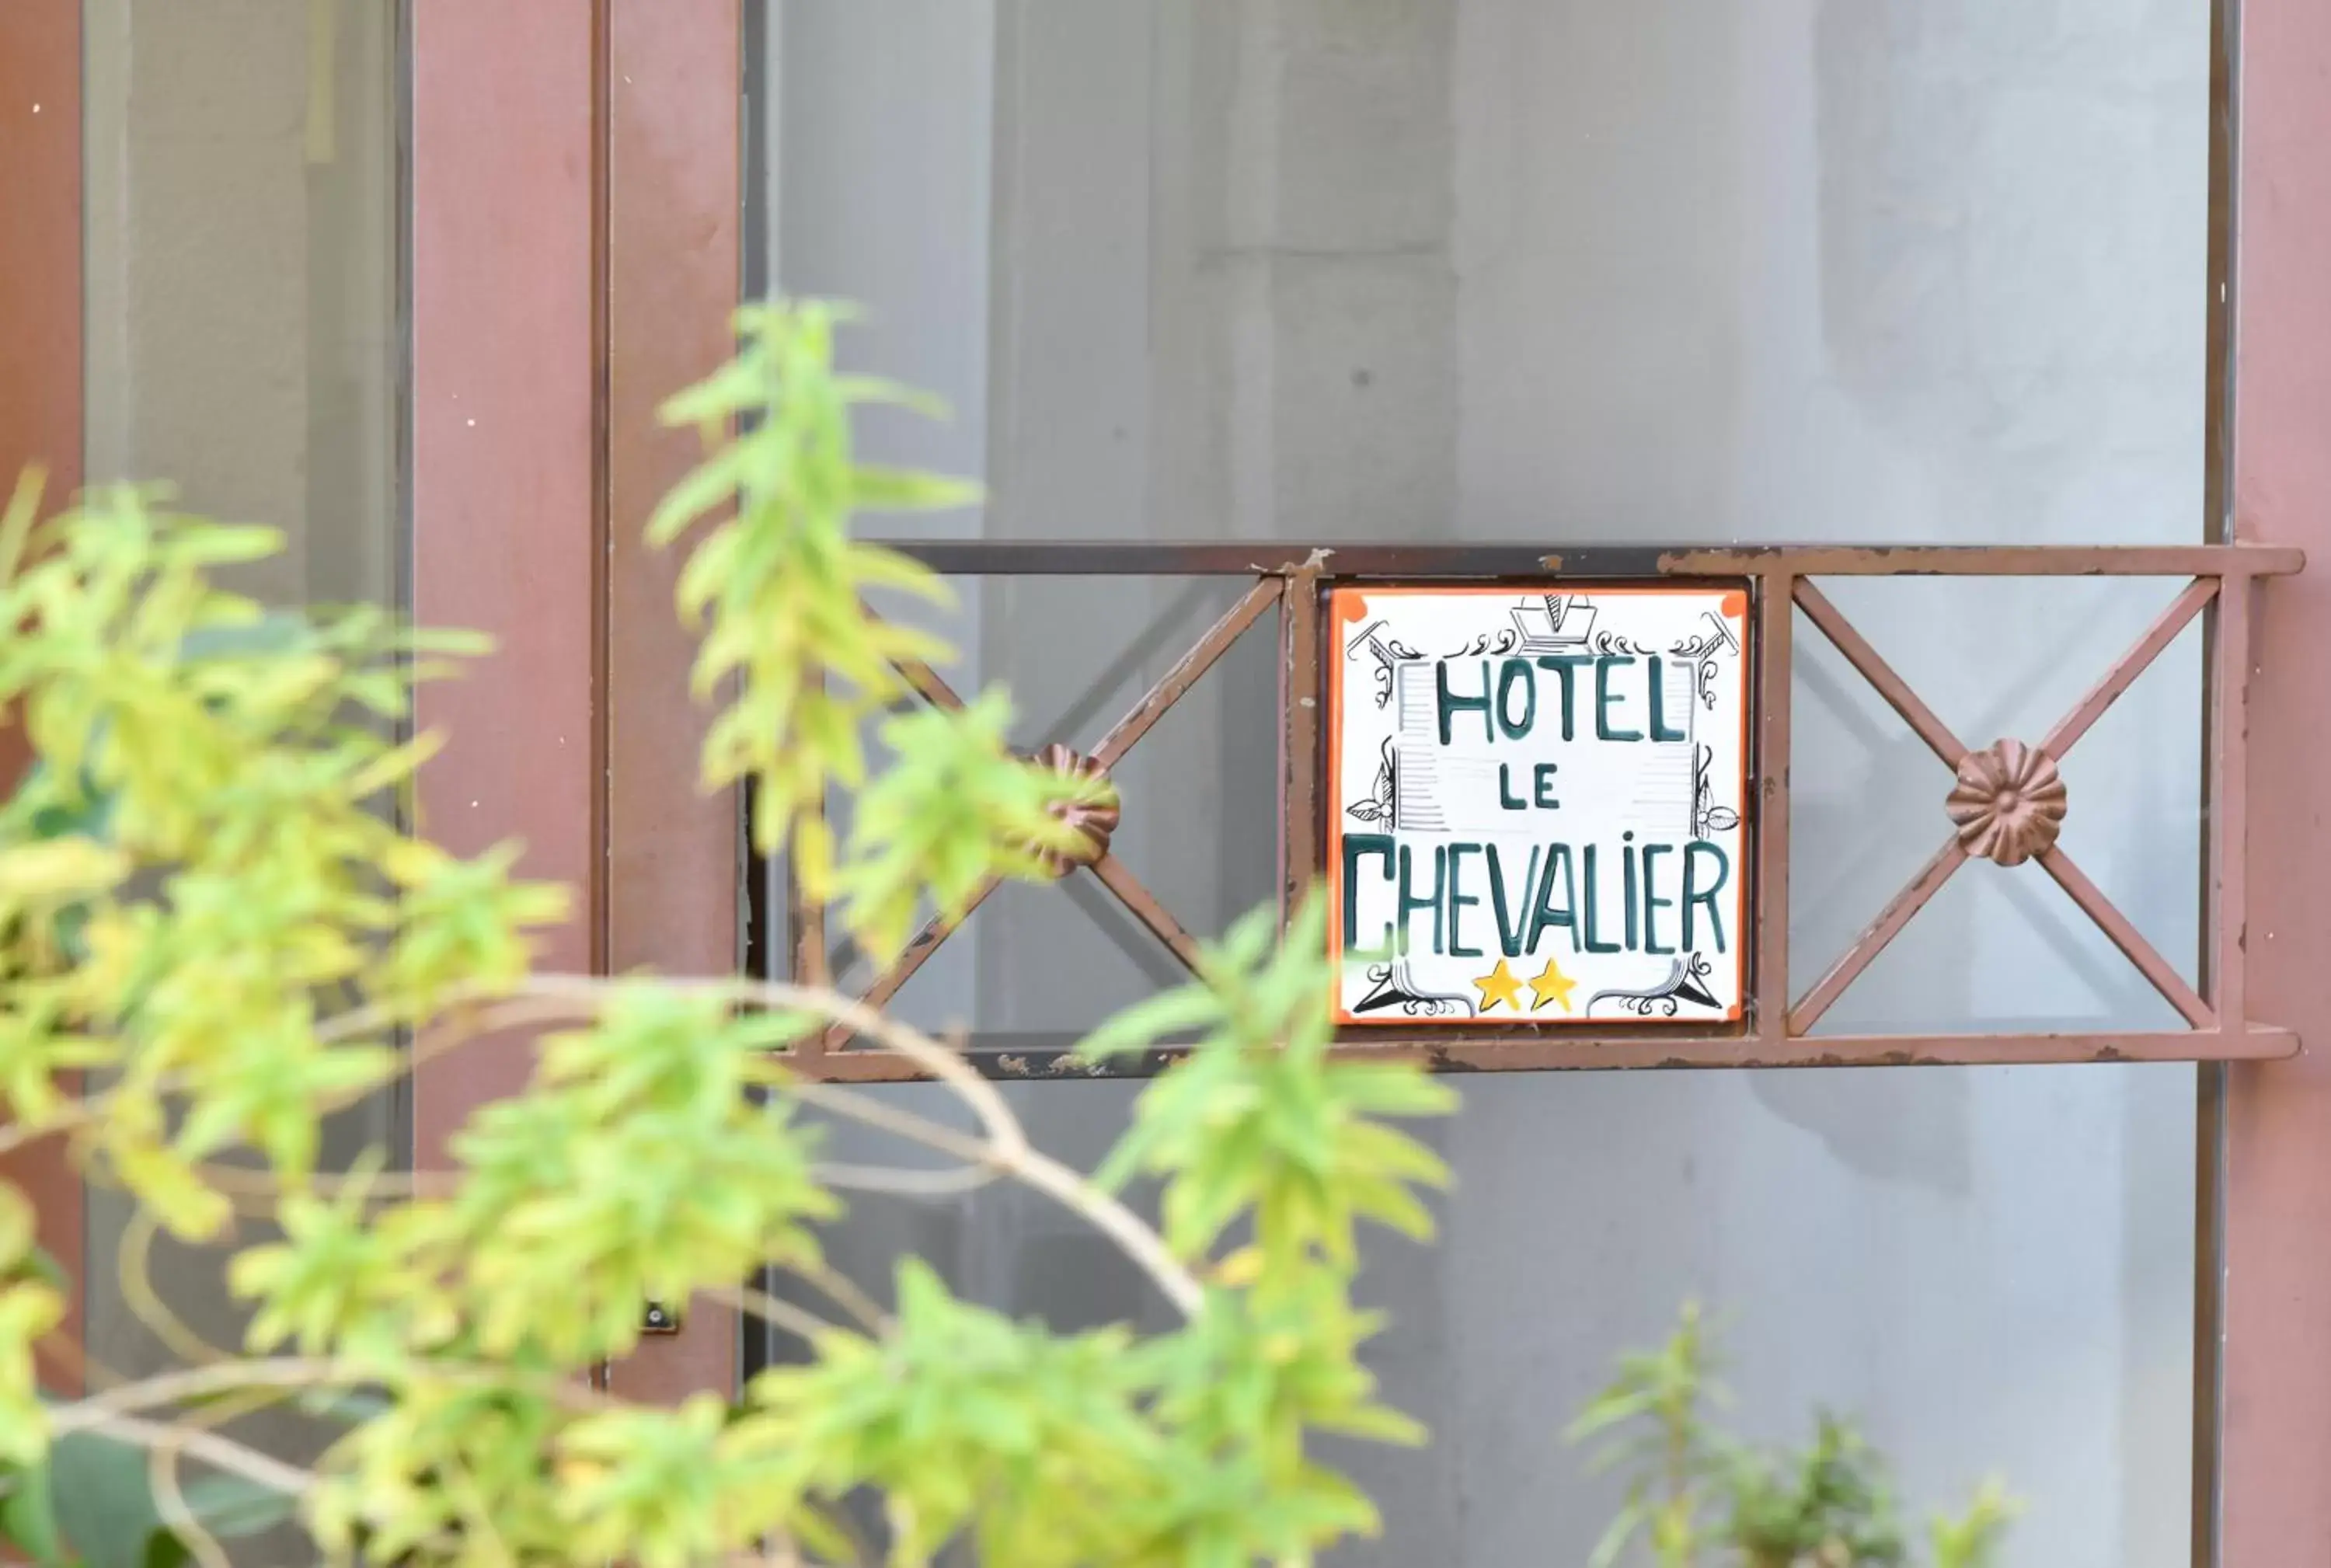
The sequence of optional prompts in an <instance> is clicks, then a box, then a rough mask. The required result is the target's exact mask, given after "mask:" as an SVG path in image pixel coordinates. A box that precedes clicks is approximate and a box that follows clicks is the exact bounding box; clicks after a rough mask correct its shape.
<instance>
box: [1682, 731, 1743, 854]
mask: <svg viewBox="0 0 2331 1568" xmlns="http://www.w3.org/2000/svg"><path fill="white" fill-rule="evenodd" d="M1692 752H1693V755H1692V764H1691V836H1692V837H1693V838H1695V839H1704V838H1706V837H1708V835H1709V834H1710V833H1724V832H1731V831H1732V830H1733V829H1734V828H1736V827H1738V826H1739V825H1740V813H1738V812H1736V811H1735V810H1734V809H1733V808H1732V807H1730V806H1720V805H1717V803H1716V785H1715V784H1714V782H1713V781H1712V780H1711V778H1710V777H1709V774H1710V773H1711V771H1712V770H1713V768H1714V765H1715V763H1716V748H1715V747H1714V746H1706V745H1702V746H1694V747H1693V748H1692Z"/></svg>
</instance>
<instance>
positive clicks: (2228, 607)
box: [2203, 583, 2253, 1021]
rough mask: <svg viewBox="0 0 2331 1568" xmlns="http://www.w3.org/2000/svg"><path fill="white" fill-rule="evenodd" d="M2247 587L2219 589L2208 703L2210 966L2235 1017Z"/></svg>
mask: <svg viewBox="0 0 2331 1568" xmlns="http://www.w3.org/2000/svg"><path fill="white" fill-rule="evenodd" d="M2250 597H2251V595H2250V584H2247V583H2234V584H2229V585H2228V586H2227V587H2226V588H2225V590H2224V591H2223V592H2222V593H2221V594H2219V595H2218V608H2217V619H2218V625H2217V632H2218V636H2217V643H2216V647H2215V649H2214V659H2213V661H2212V662H2213V670H2212V674H2213V675H2214V677H2215V686H2216V689H2215V690H2214V691H2212V694H2211V697H2212V701H2211V705H2210V774H2211V777H2210V826H2209V835H2208V846H2209V849H2208V854H2209V878H2210V880H2209V884H2208V886H2209V890H2210V897H2209V905H2208V908H2209V920H2208V923H2207V925H2206V927H2204V929H2205V930H2206V931H2207V933H2208V936H2207V938H2206V940H2207V941H2208V943H2209V946H2207V947H2206V948H2205V949H2204V950H2203V952H2204V955H2205V961H2206V962H2207V964H2208V965H2209V968H2208V973H2207V976H2206V982H2207V984H2208V985H2209V987H2210V1000H2211V1001H2212V1003H2214V1004H2215V1005H2216V1008H2217V1012H2218V1016H2219V1017H2220V1018H2222V1019H2228V1020H2233V1021H2240V1020H2241V1018H2242V1016H2243V1009H2244V1007H2245V1005H2246V1004H2247V992H2248V989H2249V973H2250V970H2249V959H2250V929H2249V923H2250V908H2249V900H2248V878H2249V861H2250V811H2249V804H2248V794H2249V790H2250V663H2251V654H2250V613H2251V610H2252V608H2253V606H2252V604H2251V603H2250Z"/></svg>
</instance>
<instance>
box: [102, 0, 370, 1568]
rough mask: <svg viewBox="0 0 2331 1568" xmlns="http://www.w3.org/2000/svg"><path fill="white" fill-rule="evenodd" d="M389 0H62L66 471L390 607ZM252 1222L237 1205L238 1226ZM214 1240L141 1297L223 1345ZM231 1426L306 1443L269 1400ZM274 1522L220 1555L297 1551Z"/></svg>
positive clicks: (110, 1353)
mask: <svg viewBox="0 0 2331 1568" xmlns="http://www.w3.org/2000/svg"><path fill="white" fill-rule="evenodd" d="M400 15H401V7H400V6H399V5H396V4H395V3H394V0H202V3H200V4H195V5H188V4H184V3H183V0H87V4H86V5H84V6H83V8H82V37H83V70H84V94H83V115H84V134H85V146H86V148H87V155H86V175H85V185H84V192H85V201H84V211H85V214H86V223H87V234H86V257H87V260H86V263H85V266H86V275H85V278H84V309H85V310H86V314H87V334H86V341H87V344H88V348H87V353H88V367H87V370H88V374H87V404H86V408H85V411H84V413H85V421H84V425H85V430H86V443H85V444H86V451H85V455H84V461H85V465H86V472H87V473H88V475H89V479H90V482H91V483H109V482H114V481H119V480H137V481H141V482H166V483H168V484H170V485H172V486H173V487H175V489H176V493H177V500H178V503H179V504H180V505H182V506H184V507H185V508H187V509H189V510H192V511H195V512H200V513H204V514H206V515H209V516H214V517H219V518H228V519H231V520H233V521H237V522H257V523H264V524H266V525H268V526H270V527H275V528H278V529H281V531H282V533H283V536H284V546H285V547H284V550H283V552H282V554H281V555H280V556H276V557H274V558H273V559H271V560H269V561H266V562H262V563H259V564H257V565H254V566H252V567H250V568H248V569H246V570H244V571H243V572H240V573H239V574H238V575H237V577H236V580H235V582H234V584H233V585H234V586H235V587H236V588H238V589H239V590H241V591H243V592H246V593H249V594H253V595H254V596H256V597H258V598H259V599H261V600H262V601H263V602H265V603H268V604H271V605H275V606H281V607H286V608H290V607H295V606H300V605H307V604H317V603H326V604H345V603H382V604H392V605H394V604H396V603H399V601H400V598H401V594H402V583H403V571H402V566H401V562H402V559H403V554H404V527H403V513H402V508H403V505H404V485H403V482H402V457H401V451H400V443H399V438H398V432H399V429H400V428H401V419H402V407H403V395H404V382H403V363H404V339H403V335H402V319H401V308H400V290H399V281H398V280H399V260H398V259H399V253H400V249H399V248H400V238H399V233H400V228H399V215H398V214H399V193H398V175H397V170H398V166H399V150H398V149H399V146H400V138H401V134H402V127H403V104H402V101H401V97H400V94H399V92H398V90H397V81H398V65H397V61H398V50H399V47H400V40H401V37H402V31H401V26H400V23H399V17H400ZM375 1145H378V1146H382V1147H384V1148H385V1149H387V1150H388V1151H390V1153H391V1155H392V1158H394V1159H395V1160H397V1161H398V1162H399V1163H402V1161H403V1159H404V1151H405V1150H406V1148H407V1146H408V1145H407V1143H406V1140H405V1136H404V1117H403V1116H402V1114H401V1107H400V1104H399V1103H398V1100H397V1098H396V1097H395V1096H392V1095H387V1094H384V1095H381V1096H378V1097H376V1098H373V1099H370V1100H367V1101H366V1102H365V1103H363V1104H361V1105H358V1106H355V1107H350V1108H349V1109H347V1111H344V1112H343V1113H341V1114H340V1115H339V1116H338V1117H334V1118H333V1119H332V1121H331V1123H330V1124H329V1125H328V1129H327V1135H326V1140H325V1146H324V1152H323V1159H324V1161H325V1163H326V1164H327V1165H328V1166H343V1167H344V1166H345V1165H346V1164H347V1162H348V1161H350V1160H351V1159H352V1158H353V1157H354V1156H355V1155H356V1154H357V1152H358V1151H359V1150H362V1149H365V1148H367V1147H371V1146H375ZM130 1219H131V1212H130V1206H129V1204H128V1202H126V1201H125V1200H124V1199H123V1197H122V1196H121V1194H119V1193H117V1192H114V1191H111V1190H110V1189H107V1188H103V1187H93V1188H92V1189H91V1190H90V1194H89V1215H88V1227H89V1239H88V1240H89V1246H88V1256H89V1259H90V1273H89V1281H88V1340H89V1348H90V1352H91V1354H93V1355H94V1356H95V1357H96V1359H97V1360H98V1362H99V1363H100V1364H102V1365H104V1366H107V1367H109V1368H110V1369H112V1370H113V1371H115V1372H118V1373H123V1374H125V1375H133V1376H134V1375H138V1374H143V1373H153V1372H158V1371H161V1370H164V1369H166V1368H167V1367H169V1366H172V1365H175V1364H182V1363H183V1361H184V1360H185V1357H184V1356H183V1355H182V1354H180V1350H181V1348H182V1347H181V1346H174V1345H172V1344H170V1343H168V1342H167V1341H166V1340H165V1339H164V1338H163V1337H161V1336H159V1335H157V1333H156V1332H155V1330H154V1329H153V1327H152V1326H150V1325H149V1324H148V1323H147V1321H146V1320H145V1318H144V1316H142V1315H141V1314H140V1313H139V1312H138V1311H137V1310H135V1309H134V1308H133V1307H132V1305H131V1302H130V1300H129V1298H128V1297H127V1296H126V1295H125V1294H124V1292H123V1291H122V1290H121V1289H120V1288H119V1284H118V1282H117V1279H116V1277H115V1275H114V1272H113V1262H114V1259H115V1257H116V1253H117V1250H118V1247H119V1241H120V1238H121V1236H122V1234H123V1232H124V1230H125V1228H126V1226H127V1225H128V1222H129V1221H130ZM263 1239H264V1238H263V1237H262V1235H260V1234H258V1233H257V1232H256V1231H255V1230H254V1229H253V1228H252V1226H250V1225H248V1224H246V1226H245V1227H244V1229H243V1232H242V1234H241V1235H240V1236H239V1237H238V1238H237V1240H238V1242H239V1243H241V1244H243V1245H250V1244H253V1243H255V1242H257V1241H259V1240H263ZM224 1257H225V1253H224V1251H223V1250H215V1249H194V1248H186V1247H180V1246H176V1245H174V1244H172V1243H170V1242H168V1241H167V1240H164V1241H162V1242H159V1243H157V1245H156V1247H155V1249H154V1262H153V1281H154V1286H155V1288H156V1291H157V1294H158V1296H159V1297H160V1298H161V1299H162V1301H163V1302H164V1303H165V1304H166V1307H168V1309H169V1310H170V1311H171V1312H172V1313H174V1314H175V1315H176V1316H177V1317H178V1318H179V1319H181V1320H182V1321H183V1323H184V1325H185V1327H186V1330H187V1331H188V1332H191V1333H192V1334H193V1335H195V1336H198V1337H199V1338H200V1339H202V1340H205V1341H207V1342H209V1343H210V1344H212V1345H225V1346H233V1345H239V1344H240V1343H241V1340H242V1335H243V1324H244V1322H245V1320H246V1316H247V1315H246V1314H245V1312H244V1311H243V1308H242V1307H241V1305H240V1304H238V1303H236V1302H234V1301H233V1300H232V1299H231V1298H230V1297H229V1295H228V1292H227V1289H226V1285H225V1280H224V1278H223V1275H224V1269H223V1268H222V1262H223V1259H224ZM238 1430H239V1431H240V1432H241V1435H243V1437H244V1438H245V1440H250V1441H253V1442H257V1443H259V1444H261V1445H262V1446H264V1447H267V1448H269V1449H274V1450H277V1451H281V1452H285V1453H287V1454H293V1455H298V1454H300V1453H304V1452H309V1451H312V1449H313V1446H314V1442H313V1440H314V1434H313V1433H312V1432H311V1431H309V1430H305V1424H304V1423H302V1422H300V1421H296V1420H294V1419H291V1418H279V1417H275V1416H265V1417H259V1418H253V1419H252V1420H249V1421H245V1422H243V1423H240V1425H239V1428H238ZM312 1555H313V1553H312V1550H311V1549H310V1548H309V1545H308V1544H307V1543H306V1542H305V1541H304V1540H303V1539H301V1538H300V1537H298V1536H297V1535H296V1534H294V1533H292V1532H290V1531H283V1532H279V1533H277V1534H276V1535H273V1536H271V1537H269V1538H268V1539H266V1540H265V1541H262V1542H258V1543H246V1544H244V1546H243V1551H242V1552H241V1553H240V1554H239V1556H238V1560H239V1561H249V1562H252V1563H272V1562H283V1563H297V1562H304V1561H307V1560H309V1558H311V1557H312Z"/></svg>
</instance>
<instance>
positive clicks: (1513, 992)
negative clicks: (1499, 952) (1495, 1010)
mask: <svg viewBox="0 0 2331 1568" xmlns="http://www.w3.org/2000/svg"><path fill="white" fill-rule="evenodd" d="M1473 989H1474V990H1476V991H1478V992H1479V993H1481V1011H1482V1012H1489V1009H1491V1008H1492V1007H1495V1006H1496V1005H1497V1004H1498V1003H1500V1002H1502V1003H1505V1004H1506V1005H1507V1006H1508V1007H1510V1008H1512V1009H1513V1010H1514V1011H1515V1012H1520V1011H1521V1010H1522V983H1521V982H1520V981H1518V980H1517V979H1515V978H1514V972H1513V971H1512V970H1510V969H1508V968H1507V967H1506V961H1505V960H1504V959H1502V958H1500V959H1498V966H1497V967H1496V968H1495V969H1492V970H1490V971H1489V973H1488V974H1484V975H1482V976H1481V978H1479V980H1476V981H1475V982H1473Z"/></svg>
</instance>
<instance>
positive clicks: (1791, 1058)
mask: <svg viewBox="0 0 2331 1568" xmlns="http://www.w3.org/2000/svg"><path fill="white" fill-rule="evenodd" d="M1079 1039H1080V1037H1079V1036H1076V1035H1073V1034H1069V1033H1065V1032H1046V1033H1042V1034H1034V1035H1024V1036H1009V1037H998V1042H997V1043H995V1044H994V1045H992V1046H981V1045H978V1044H977V1043H976V1042H975V1046H974V1049H973V1050H971V1051H970V1052H969V1053H968V1056H967V1060H969V1061H970V1062H971V1064H972V1065H973V1066H974V1067H975V1068H976V1069H978V1070H979V1071H980V1072H981V1073H983V1074H984V1075H985V1076H987V1077H989V1078H993V1079H1093V1078H1148V1077H1152V1076H1155V1075H1156V1073H1157V1072H1158V1071H1160V1070H1161V1069H1164V1068H1165V1067H1166V1066H1168V1065H1169V1064H1171V1063H1172V1062H1174V1061H1175V1060H1178V1059H1179V1057H1180V1056H1181V1054H1182V1052H1181V1051H1180V1050H1178V1049H1176V1048H1174V1047H1167V1048H1165V1049H1162V1050H1154V1051H1149V1052H1146V1053H1144V1054H1143V1055H1140V1056H1138V1057H1134V1058H1128V1059H1124V1060H1117V1061H1110V1062H1099V1063H1096V1062H1090V1061H1086V1060H1081V1059H1079V1058H1077V1057H1075V1056H1074V1054H1073V1052H1074V1048H1075V1046H1076V1043H1077V1041H1078V1040H1079ZM1334 1051H1335V1054H1336V1055H1337V1057H1338V1058H1340V1059H1342V1060H1361V1061H1369V1060H1376V1061H1381V1060H1394V1059H1403V1058H1409V1059H1416V1060H1423V1061H1425V1062H1427V1063H1429V1064H1430V1065H1431V1066H1432V1067H1433V1068H1435V1069H1439V1070H1442V1071H1450V1072H1534V1071H1550V1070H1568V1071H1632V1070H1638V1069H1663V1068H1687V1069H1689V1068H1708V1067H1719V1068H1785V1067H1982V1066H2008V1065H2018V1064H2036V1063H2050V1062H2126V1061H2257V1060H2274V1059H2277V1058H2287V1057H2290V1056H2294V1055H2296V1054H2297V1053H2298V1036H2297V1035H2296V1034H2294V1033H2293V1032H2292V1031H2289V1030H2287V1029H2277V1028H2271V1027H2267V1026H2263V1025H2254V1026H2252V1027H2251V1028H2249V1029H2247V1030H2238V1031H2221V1030H2214V1029H2207V1030H2203V1029H2174V1030H2141V1031H2119V1032H2105V1033H2046V1032H2042V1033H2031V1034H1991V1035H1985V1034H1853V1035H1831V1036H1823V1037H1822V1039H1820V1040H1815V1041H1794V1042H1792V1043H1791V1044H1788V1045H1786V1046H1784V1047H1781V1048H1779V1049H1775V1048H1774V1045H1773V1044H1772V1042H1770V1041H1765V1040H1762V1039H1759V1038H1757V1037H1756V1036H1754V1035H1728V1036H1726V1035H1643V1034H1617V1035H1600V1036H1594V1037H1580V1036H1576V1035H1569V1034H1564V1035H1555V1034H1539V1035H1470V1036H1467V1035H1454V1036H1426V1035H1393V1036H1385V1035H1384V1034H1381V1033H1379V1032H1375V1031H1371V1032H1370V1033H1368V1034H1367V1035H1366V1036H1365V1038H1359V1039H1347V1040H1341V1041H1337V1044H1336V1045H1335V1047H1334ZM799 1068H800V1070H801V1071H802V1073H803V1075H804V1077H813V1078H818V1079H829V1080H833V1081H842V1082H860V1083H868V1082H872V1083H882V1082H909V1081H915V1080H918V1079H920V1078H921V1077H922V1076H923V1075H922V1074H921V1073H919V1072H918V1070H917V1069H916V1068H915V1065H914V1063H912V1062H910V1061H909V1060H907V1059H906V1058H904V1057H901V1056H899V1055H897V1054H895V1053H893V1052H889V1051H876V1050H863V1051H859V1050H852V1051H841V1052H837V1053H835V1054H833V1055H831V1056H828V1057H825V1058H823V1059H822V1060H817V1061H804V1062H802V1063H800V1064H799Z"/></svg>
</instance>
